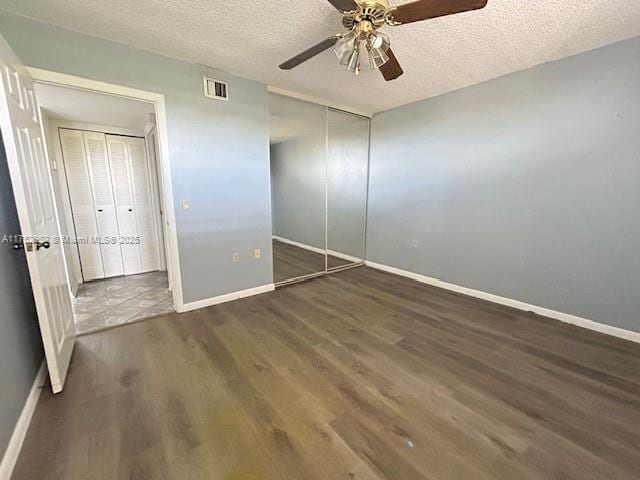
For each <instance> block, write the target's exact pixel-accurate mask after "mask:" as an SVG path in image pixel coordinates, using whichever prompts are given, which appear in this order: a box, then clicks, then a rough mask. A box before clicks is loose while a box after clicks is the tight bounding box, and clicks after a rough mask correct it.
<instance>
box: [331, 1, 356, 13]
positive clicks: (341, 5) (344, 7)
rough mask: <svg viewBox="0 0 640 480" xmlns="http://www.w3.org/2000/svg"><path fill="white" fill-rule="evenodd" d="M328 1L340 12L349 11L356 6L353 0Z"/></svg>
mask: <svg viewBox="0 0 640 480" xmlns="http://www.w3.org/2000/svg"><path fill="white" fill-rule="evenodd" d="M329 3H330V4H331V5H333V6H334V7H336V8H337V9H338V10H340V11H341V12H350V11H351V10H357V8H358V5H357V4H356V2H355V0H329Z"/></svg>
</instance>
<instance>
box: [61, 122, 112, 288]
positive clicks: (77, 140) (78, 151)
mask: <svg viewBox="0 0 640 480" xmlns="http://www.w3.org/2000/svg"><path fill="white" fill-rule="evenodd" d="M59 134H60V144H61V146H62V156H63V159H64V169H65V174H66V177H67V185H68V188H69V199H70V201H71V205H72V215H73V223H74V226H75V233H76V238H77V242H78V243H77V246H78V253H79V254H80V263H81V265H82V276H83V278H84V280H85V281H88V280H95V279H98V278H104V277H105V274H104V269H103V267H102V254H101V253H100V244H99V243H97V242H96V241H95V240H96V239H97V238H98V225H97V222H96V211H95V207H94V204H93V190H92V188H91V180H90V178H89V167H88V165H87V160H86V153H85V144H84V138H83V135H82V132H81V131H80V130H67V129H63V128H61V129H59Z"/></svg>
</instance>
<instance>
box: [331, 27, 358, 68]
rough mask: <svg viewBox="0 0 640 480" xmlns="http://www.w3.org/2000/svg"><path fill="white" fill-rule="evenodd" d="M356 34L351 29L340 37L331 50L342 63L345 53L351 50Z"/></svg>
mask: <svg viewBox="0 0 640 480" xmlns="http://www.w3.org/2000/svg"><path fill="white" fill-rule="evenodd" d="M355 39H356V35H355V33H354V32H353V31H351V32H349V33H347V34H345V35H343V36H341V37H340V39H339V40H338V42H337V43H336V46H335V47H334V48H333V52H334V53H335V54H336V56H337V57H338V59H339V60H340V64H341V65H342V61H343V59H344V56H345V54H350V53H351V52H352V51H353V46H354V42H355Z"/></svg>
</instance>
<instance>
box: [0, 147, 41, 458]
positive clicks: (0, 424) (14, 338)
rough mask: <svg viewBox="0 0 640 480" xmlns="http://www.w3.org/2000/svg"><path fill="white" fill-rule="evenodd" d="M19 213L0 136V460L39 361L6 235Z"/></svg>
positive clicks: (29, 298) (16, 255)
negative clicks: (5, 239) (5, 238)
mask: <svg viewBox="0 0 640 480" xmlns="http://www.w3.org/2000/svg"><path fill="white" fill-rule="evenodd" d="M19 234H20V225H19V223H18V212H17V211H16V204H15V201H14V199H13V189H12V187H11V181H10V180H9V168H8V166H7V160H6V156H5V151H4V145H3V143H2V137H1V136H0V459H1V458H2V457H3V456H4V452H5V450H6V448H7V445H8V443H9V439H10V438H11V434H12V433H13V429H14V428H15V425H16V422H17V421H18V417H19V416H20V413H21V412H22V408H23V407H24V402H25V401H26V400H27V397H28V396H29V391H30V390H31V386H32V385H33V381H34V379H35V377H36V374H37V373H38V368H39V367H40V365H41V364H42V360H43V358H44V352H43V349H42V342H41V340H40V330H39V329H38V317H37V315H36V307H35V303H34V301H33V294H32V293H31V281H30V280H29V272H28V270H27V259H26V257H25V254H24V251H22V250H21V251H15V250H13V246H12V244H11V243H10V242H5V241H2V240H3V239H4V236H5V235H9V236H11V235H19Z"/></svg>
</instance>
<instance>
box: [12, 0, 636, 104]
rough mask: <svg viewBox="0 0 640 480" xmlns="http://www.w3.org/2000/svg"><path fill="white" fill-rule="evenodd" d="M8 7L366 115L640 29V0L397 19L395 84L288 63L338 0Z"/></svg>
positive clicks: (324, 66)
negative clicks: (399, 72) (286, 66)
mask: <svg viewBox="0 0 640 480" xmlns="http://www.w3.org/2000/svg"><path fill="white" fill-rule="evenodd" d="M453 1H455V0H452V2H453ZM397 3H404V1H402V2H400V1H398V2H397ZM0 8H3V9H4V10H7V11H10V12H13V13H17V14H20V15H25V16H27V17H31V18H34V19H36V20H40V21H43V22H47V23H52V24H55V25H59V26H61V27H64V28H68V29H71V30H75V31H79V32H83V33H86V34H89V35H94V36H98V37H101V38H105V39H109V40H113V41H117V42H121V43H125V44H128V45H131V46H134V47H138V48H141V49H145V50H150V51H154V52H158V53H162V54H164V55H167V56H171V57H175V58H180V59H185V60H188V61H191V62H194V63H201V64H205V65H209V66H212V67H215V68H220V69H222V70H226V71H228V72H231V73H234V74H236V75H240V76H243V77H247V78H251V79H255V80H259V81H262V82H264V83H267V84H269V85H272V86H275V87H278V88H282V89H286V90H290V91H294V92H298V93H301V94H304V95H308V96H311V97H315V98H317V99H318V100H322V101H325V102H327V103H329V104H332V105H334V106H341V107H350V108H352V109H354V110H357V111H359V112H362V113H374V112H377V111H381V110H386V109H389V108H392V107H396V106H399V105H402V104H405V103H409V102H413V101H416V100H420V99H423V98H426V97H431V96H435V95H439V94H442V93H445V92H448V91H452V90H455V89H458V88H461V87H465V86H468V85H473V84H476V83H479V82H482V81H485V80H489V79H492V78H496V77H498V76H501V75H504V74H507V73H511V72H514V71H518V70H522V69H525V68H528V67H532V66H535V65H538V64H541V63H544V62H547V61H551V60H555V59H559V58H563V57H566V56H569V55H572V54H575V53H579V52H583V51H586V50H591V49H593V48H597V47H599V46H603V45H606V44H610V43H614V42H616V41H619V40H623V39H626V38H630V37H633V36H636V35H640V1H638V0H489V4H488V6H487V7H486V8H485V9H484V10H480V11H475V12H468V13H463V14H459V15H454V16H450V17H445V18H439V19H434V20H430V21H426V22H421V23H415V24H409V25H404V26H399V27H385V29H386V31H387V32H388V33H390V34H391V40H392V45H393V48H394V51H395V53H396V56H397V57H398V59H399V60H400V62H401V64H402V66H403V67H404V71H405V74H404V76H402V77H400V78H399V79H398V80H395V81H393V82H389V83H386V82H384V81H383V80H382V78H381V77H380V76H379V74H377V73H376V72H364V73H363V74H362V75H361V76H360V77H357V78H356V77H355V76H353V75H352V74H349V73H347V72H345V71H342V70H341V69H340V68H339V66H338V64H337V61H336V58H335V56H334V55H333V53H332V52H331V51H327V52H325V53H323V54H321V55H320V56H319V57H316V58H314V59H313V60H311V61H309V62H308V63H306V64H304V65H302V66H301V67H298V68H297V69H295V70H292V71H289V72H284V71H280V70H279V69H278V68H277V65H278V64H279V63H281V62H282V61H284V60H286V59H287V58H289V57H291V56H293V55H294V54H296V53H298V52H299V51H300V50H303V49H305V48H307V47H308V46H310V45H312V44H314V43H316V42H318V41H320V40H322V39H324V38H326V37H328V36H330V35H333V34H335V33H337V32H339V31H341V23H340V14H339V13H338V12H337V11H336V10H335V9H334V8H333V7H332V6H331V5H330V4H329V2H327V1H326V0H242V1H239V0H233V1H222V0H136V1H135V2H132V1H130V0H28V1H25V0H0Z"/></svg>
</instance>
